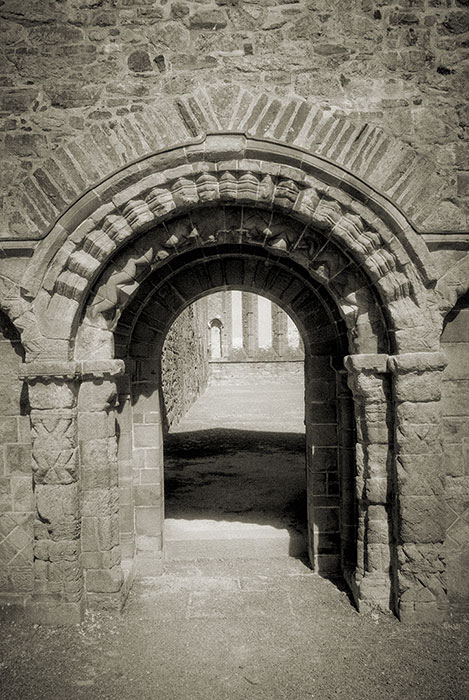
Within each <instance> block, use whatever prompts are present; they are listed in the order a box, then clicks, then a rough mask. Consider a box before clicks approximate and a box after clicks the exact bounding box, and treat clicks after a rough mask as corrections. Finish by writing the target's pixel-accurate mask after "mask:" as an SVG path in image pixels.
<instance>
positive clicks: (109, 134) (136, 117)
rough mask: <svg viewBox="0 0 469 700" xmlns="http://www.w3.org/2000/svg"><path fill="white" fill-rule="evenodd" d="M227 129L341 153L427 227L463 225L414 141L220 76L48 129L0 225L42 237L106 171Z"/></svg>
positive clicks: (440, 177) (335, 157) (328, 155)
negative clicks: (83, 122) (81, 129)
mask: <svg viewBox="0 0 469 700" xmlns="http://www.w3.org/2000/svg"><path fill="white" fill-rule="evenodd" d="M224 130H225V131H226V130H236V131H242V132H245V133H246V134H249V136H252V137H257V138H268V139H271V140H272V141H278V142H283V143H285V144H288V145H291V146H294V147H298V148H303V149H306V150H307V151H308V152H311V153H315V154H316V155H318V156H319V157H321V158H323V159H325V160H328V161H330V162H333V163H336V164H337V165H339V166H341V167H342V168H344V169H345V170H347V171H349V172H352V173H353V174H354V175H355V176H356V177H359V178H361V179H363V180H364V181H365V182H367V183H370V184H371V183H372V184H373V187H375V188H376V189H378V190H379V191H381V192H382V193H383V194H385V195H386V196H388V197H390V198H391V199H392V200H393V201H394V202H395V204H396V205H397V206H399V207H400V208H401V209H402V210H403V211H404V212H405V214H406V216H407V217H408V218H409V219H410V220H411V221H412V222H413V225H414V226H415V227H417V228H418V229H419V230H421V232H434V231H445V230H451V231H461V230H465V227H466V216H467V214H466V213H465V212H464V211H462V210H461V209H460V208H458V206H456V205H455V203H454V202H453V201H451V198H450V196H449V195H448V183H447V181H446V180H445V177H444V173H442V174H440V173H439V172H438V173H437V172H436V171H435V168H434V166H433V165H432V164H431V163H430V162H429V161H428V159H427V158H426V157H425V156H423V155H420V154H418V152H417V151H416V149H415V148H413V147H412V146H411V145H409V144H408V143H405V142H403V141H401V140H399V139H398V138H396V137H395V136H393V135H392V134H391V133H389V132H386V131H384V130H383V129H382V128H380V127H379V126H377V125H373V124H370V123H368V122H366V121H363V120H362V119H360V118H358V117H357V116H356V115H355V116H354V115H347V114H345V113H344V112H343V111H339V110H333V109H330V108H327V109H324V108H322V107H321V106H320V105H318V104H310V103H309V102H308V101H306V100H304V99H302V98H299V97H296V96H293V97H278V96H276V95H271V94H268V93H267V92H260V91H259V92H257V93H254V92H251V91H249V90H246V89H244V88H242V87H240V86H236V85H226V84H223V85H221V86H220V85H219V86H213V87H208V88H205V89H198V90H197V91H196V92H194V93H187V94H185V95H179V96H177V97H174V98H173V97H171V96H161V98H160V100H159V102H158V104H154V103H153V104H149V105H147V106H146V107H145V109H143V111H139V112H135V113H132V114H131V115H124V116H118V115H115V116H114V117H113V119H112V122H110V123H102V124H99V125H98V124H95V125H93V127H92V128H91V129H89V130H87V131H86V133H83V134H82V135H80V136H79V137H78V138H75V139H73V141H70V142H68V143H66V144H61V145H60V146H59V147H58V148H57V147H55V148H52V144H50V145H49V144H48V143H47V140H46V139H45V138H43V140H42V141H41V149H42V150H41V156H43V160H42V162H41V164H40V165H39V167H36V168H35V169H34V170H33V172H32V173H31V174H29V173H28V174H27V175H26V176H25V179H24V181H23V182H22V183H21V186H20V187H19V188H15V192H14V193H11V195H10V197H9V198H8V201H7V202H6V211H7V220H8V218H9V219H10V220H11V221H10V229H9V230H6V231H5V232H3V234H2V233H1V232H0V235H1V237H4V238H9V237H12V235H13V236H14V237H16V238H24V239H29V240H38V239H40V238H42V237H43V236H44V232H45V231H46V230H47V229H49V228H50V227H51V226H53V224H54V221H56V220H57V219H58V218H59V217H60V216H61V215H62V214H63V212H64V211H66V210H67V208H68V207H69V206H70V205H71V204H73V202H74V201H75V200H76V198H77V197H79V196H80V195H81V193H82V192H83V191H84V190H86V189H87V188H91V187H94V186H95V185H96V183H99V182H100V181H101V180H102V178H103V177H107V174H108V173H109V172H113V171H115V170H116V169H120V168H122V167H125V166H127V165H128V164H129V163H130V162H132V161H134V160H136V159H139V158H141V157H143V156H146V155H147V154H148V153H151V152H153V151H155V150H161V149H169V148H171V147H174V145H175V144H178V143H181V142H185V141H187V140H188V139H192V138H198V139H200V138H202V137H203V135H204V134H206V133H209V132H214V131H224ZM7 145H8V144H7ZM13 145H14V144H13ZM10 200H11V201H10Z"/></svg>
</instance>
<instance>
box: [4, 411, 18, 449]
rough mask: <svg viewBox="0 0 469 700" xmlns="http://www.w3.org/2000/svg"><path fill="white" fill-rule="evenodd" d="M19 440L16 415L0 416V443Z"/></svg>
mask: <svg viewBox="0 0 469 700" xmlns="http://www.w3.org/2000/svg"><path fill="white" fill-rule="evenodd" d="M17 440H18V429H17V419H16V418H15V417H9V418H3V417H2V418H0V445H3V444H4V443H6V442H16V441H17Z"/></svg>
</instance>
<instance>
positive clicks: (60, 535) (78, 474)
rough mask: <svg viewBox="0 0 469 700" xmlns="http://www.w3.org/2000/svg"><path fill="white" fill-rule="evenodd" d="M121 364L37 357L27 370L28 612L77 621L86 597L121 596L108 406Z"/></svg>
mask: <svg viewBox="0 0 469 700" xmlns="http://www.w3.org/2000/svg"><path fill="white" fill-rule="evenodd" d="M122 369H123V363H122V362H121V361H97V362H94V363H87V362H83V363H81V362H34V363H31V364H26V365H24V367H23V369H22V374H21V376H22V378H23V379H25V380H26V381H27V382H28V384H29V401H30V406H31V436H32V469H33V480H34V495H35V507H36V513H37V518H36V522H35V528H34V591H33V596H32V600H31V602H30V603H29V604H28V607H27V614H28V616H29V617H30V618H31V619H33V620H35V621H38V622H42V623H52V624H73V623H77V622H79V621H80V619H81V616H82V612H83V608H84V606H85V603H86V604H87V605H89V604H90V603H91V604H92V603H93V598H99V597H100V596H101V594H104V595H105V596H106V601H108V597H109V594H119V591H120V588H121V584H122V574H121V572H120V566H119V564H120V556H119V550H118V521H117V499H115V498H114V495H113V494H114V490H116V489H117V470H116V456H115V452H116V450H115V446H116V436H115V429H114V417H113V416H111V415H109V409H110V406H111V405H112V401H113V398H114V396H115V384H114V376H116V375H117V374H119V373H120V372H121V371H122ZM80 382H81V385H80ZM82 516H83V517H82ZM84 569H85V570H86V574H85V576H84V574H83V570H84Z"/></svg>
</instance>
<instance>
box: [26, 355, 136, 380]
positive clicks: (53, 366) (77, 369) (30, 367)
mask: <svg viewBox="0 0 469 700" xmlns="http://www.w3.org/2000/svg"><path fill="white" fill-rule="evenodd" d="M124 372H125V364H124V361H123V360H92V361H87V362H77V361H75V360H73V361H71V362H57V361H47V360H44V361H38V362H31V363H26V364H24V365H23V366H22V367H21V369H20V372H19V378H20V379H22V380H25V381H28V382H36V381H45V382H47V381H54V380H62V381H67V380H69V381H70V380H74V379H103V378H105V377H118V376H120V375H122V374H124Z"/></svg>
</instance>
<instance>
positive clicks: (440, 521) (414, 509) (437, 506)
mask: <svg viewBox="0 0 469 700" xmlns="http://www.w3.org/2000/svg"><path fill="white" fill-rule="evenodd" d="M400 518H401V537H402V539H403V541H404V542H419V543H424V544H427V543H435V542H443V540H444V537H445V505H444V503H442V502H441V501H440V500H437V499H436V498H435V497H428V496H409V497H407V496H401V498H400Z"/></svg>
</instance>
